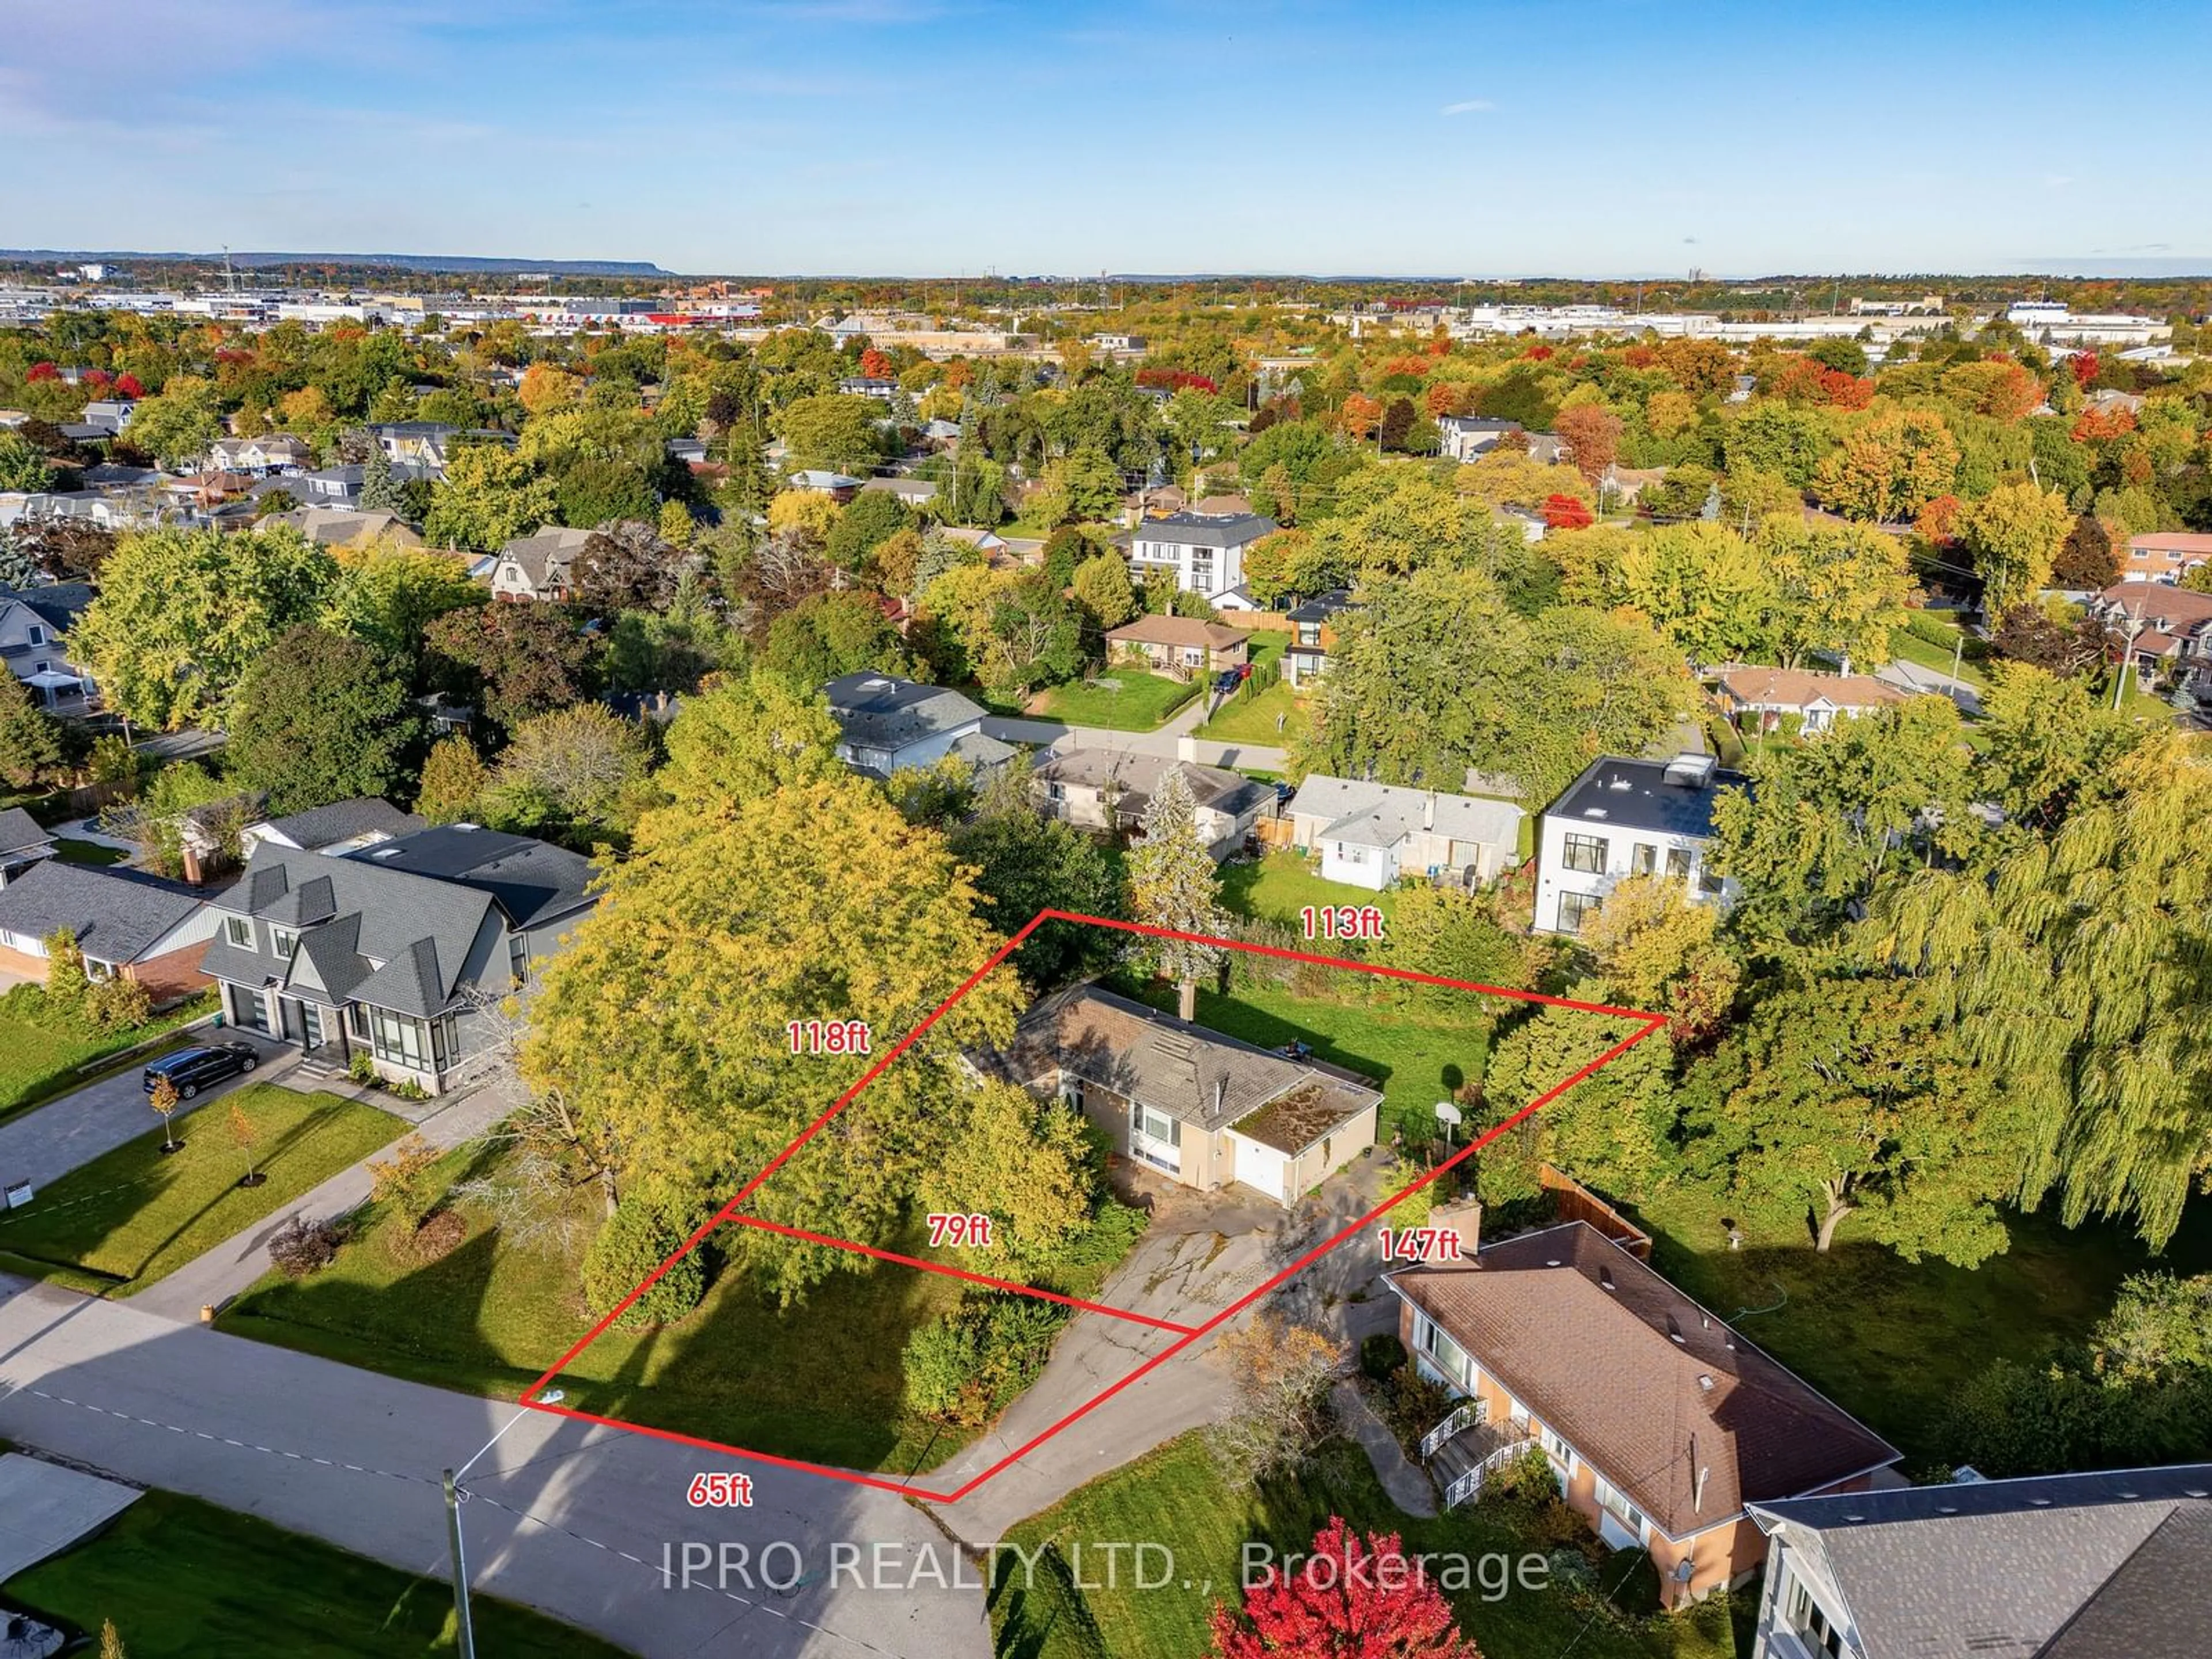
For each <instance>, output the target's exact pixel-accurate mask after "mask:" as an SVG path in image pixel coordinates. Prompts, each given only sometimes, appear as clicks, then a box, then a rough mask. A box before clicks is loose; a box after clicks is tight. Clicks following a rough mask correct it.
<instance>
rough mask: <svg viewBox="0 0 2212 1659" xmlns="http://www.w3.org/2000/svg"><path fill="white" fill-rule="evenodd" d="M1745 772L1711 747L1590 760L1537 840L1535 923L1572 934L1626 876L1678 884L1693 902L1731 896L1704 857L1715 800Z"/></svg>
mask: <svg viewBox="0 0 2212 1659" xmlns="http://www.w3.org/2000/svg"><path fill="white" fill-rule="evenodd" d="M1747 787H1749V781H1748V780H1747V779H1746V778H1745V777H1744V775H1742V774H1741V773H1740V772H1727V771H1723V770H1722V769H1720V766H1719V763H1717V762H1716V761H1715V760H1714V759H1713V757H1711V756H1710V755H1678V756H1676V757H1674V759H1673V760H1671V761H1653V760H1626V759H1623V758H1621V757H1618V756H1612V755H1608V756H1606V757H1603V758H1602V759H1600V760H1595V761H1592V762H1591V763H1589V766H1588V767H1587V768H1585V769H1584V770H1583V775H1582V776H1580V777H1578V778H1577V779H1576V780H1575V781H1574V782H1573V783H1572V784H1571V786H1570V787H1568V789H1567V792H1566V793H1565V794H1563V795H1561V796H1560V797H1559V799H1558V800H1556V801H1554V802H1553V804H1552V805H1550V806H1549V807H1547V808H1546V809H1545V811H1544V818H1543V826H1542V831H1541V835H1540V836H1539V837H1538V840H1537V848H1536V931H1537V932H1538V933H1580V932H1581V931H1582V926H1583V917H1584V916H1585V915H1589V913H1590V912H1591V911H1593V910H1595V909H1596V908H1598V906H1599V905H1601V904H1602V903H1604V902H1605V896H1606V895H1607V893H1610V892H1611V891H1612V890H1613V888H1614V886H1615V885H1616V884H1619V883H1620V882H1623V881H1626V880H1627V879H1628V878H1630V877H1632V876H1654V877H1658V878H1662V879H1663V880H1667V881H1671V882H1678V883H1680V884H1681V885H1682V886H1683V887H1684V888H1685V889H1686V890H1687V891H1688V893H1689V895H1690V896H1691V897H1692V898H1693V899H1696V900H1698V901H1699V902H1711V901H1714V900H1717V901H1718V902H1721V903H1723V904H1727V903H1729V902H1732V901H1733V900H1734V899H1735V892H1736V888H1735V883H1734V882H1732V881H1729V879H1727V878H1725V877H1723V876H1721V875H1719V874H1717V873H1716V872H1714V871H1713V870H1712V869H1711V867H1710V866H1708V865H1707V863H1706V859H1707V856H1708V854H1710V852H1711V847H1712V841H1713V802H1714V800H1715V799H1716V798H1717V796H1718V795H1719V793H1721V792H1722V791H1723V790H1724V789H1742V788H1747Z"/></svg>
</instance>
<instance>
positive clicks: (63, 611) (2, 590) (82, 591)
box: [0, 582, 93, 634]
mask: <svg viewBox="0 0 2212 1659" xmlns="http://www.w3.org/2000/svg"><path fill="white" fill-rule="evenodd" d="M9 599H14V600H16V601H18V602H19V603H21V604H22V605H26V606H27V607H28V608H29V609H30V611H31V612H32V613H33V615H34V616H36V617H38V618H39V620H40V622H43V623H46V626H47V627H49V628H51V629H53V630H54V632H55V633H57V634H66V633H67V632H68V631H69V627H70V623H73V622H75V621H76V617H77V613H78V612H79V611H82V610H83V609H84V608H85V606H87V605H90V604H91V603H92V599H93V589H92V587H91V586H89V585H88V583H85V582H51V583H48V584H47V585H46V586H41V587H0V605H5V604H6V602H7V601H8V600H9Z"/></svg>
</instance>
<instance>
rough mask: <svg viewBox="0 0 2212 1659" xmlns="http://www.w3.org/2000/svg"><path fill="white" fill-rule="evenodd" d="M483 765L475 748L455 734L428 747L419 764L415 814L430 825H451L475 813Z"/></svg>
mask: <svg viewBox="0 0 2212 1659" xmlns="http://www.w3.org/2000/svg"><path fill="white" fill-rule="evenodd" d="M485 778H486V774H485V771H484V763H483V761H482V760H480V759H479V758H477V750H476V745H475V744H472V743H471V742H470V741H469V740H468V739H467V738H465V737H462V736H460V735H459V734H458V733H456V734H455V735H454V736H453V737H450V738H439V739H438V741H437V742H435V743H434V744H431V745H430V755H429V758H428V760H426V761H424V762H423V763H422V788H421V791H420V793H417V794H416V798H415V810H416V812H418V813H419V814H421V815H422V817H424V818H426V819H428V821H429V822H430V823H456V822H458V821H459V820H460V819H462V818H465V817H468V816H469V814H470V813H471V812H472V811H475V810H476V804H477V796H479V795H481V794H482V793H483V787H484V782H485Z"/></svg>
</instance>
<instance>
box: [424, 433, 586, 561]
mask: <svg viewBox="0 0 2212 1659" xmlns="http://www.w3.org/2000/svg"><path fill="white" fill-rule="evenodd" d="M555 512H556V497H555V494H554V489H553V482H552V480H551V479H550V478H544V477H539V476H538V472H537V471H536V469H534V468H533V467H532V465H530V463H529V462H528V461H526V460H525V459H522V457H520V455H518V454H516V453H514V451H513V450H511V449H509V448H507V447H506V446H505V445H503V444H496V443H483V444H471V445H469V446H468V447H465V448H463V449H460V450H457V451H455V452H454V453H453V456H452V457H451V458H450V459H448V460H447V463H446V476H445V477H444V479H443V480H442V481H441V482H440V483H439V484H438V485H437V486H436V488H435V489H433V490H432V491H431V495H430V513H429V516H428V518H427V519H426V520H424V521H423V526H422V529H423V533H424V534H425V535H427V536H428V538H430V540H432V541H434V542H436V543H438V544H440V545H441V546H446V547H467V548H473V549H475V550H477V551H478V552H485V553H488V552H490V551H492V550H495V549H496V548H499V547H500V546H501V545H503V544H506V543H507V542H511V541H513V539H514V538H516V537H518V536H527V535H528V534H530V532H532V531H533V530H536V529H537V528H538V526H540V525H545V524H550V523H551V522H552V521H553V519H554V515H555Z"/></svg>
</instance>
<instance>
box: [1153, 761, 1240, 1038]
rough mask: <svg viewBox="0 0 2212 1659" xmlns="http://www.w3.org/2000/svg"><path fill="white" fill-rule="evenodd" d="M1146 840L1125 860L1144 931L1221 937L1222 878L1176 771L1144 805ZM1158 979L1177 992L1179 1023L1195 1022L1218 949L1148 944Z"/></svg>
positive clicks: (1178, 942) (1224, 918) (1186, 943)
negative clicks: (1158, 971)
mask: <svg viewBox="0 0 2212 1659" xmlns="http://www.w3.org/2000/svg"><path fill="white" fill-rule="evenodd" d="M1144 828H1145V838H1144V840H1143V841H1142V842H1139V844H1138V845H1137V846H1136V847H1134V848H1131V849H1130V853H1129V907H1130V910H1131V912H1132V914H1133V915H1134V916H1135V918H1136V919H1137V920H1138V921H1140V922H1142V923H1144V924H1145V925H1146V927H1166V928H1170V929H1172V930H1174V931H1175V932H1176V933H1211V934H1214V935H1217V936H1218V935H1219V934H1220V933H1222V932H1223V931H1224V929H1225V927H1227V926H1228V921H1229V918H1228V915H1227V913H1226V912H1225V911H1224V910H1223V909H1222V908H1221V872H1220V871H1219V870H1218V868H1217V867H1216V866H1215V865H1214V862H1213V854H1212V853H1210V852H1208V851H1207V850H1206V842H1205V841H1204V840H1203V839H1202V838H1201V837H1200V834H1199V829H1198V802H1197V800H1196V799H1195V798H1194V796H1193V795H1192V794H1191V793H1190V783H1189V781H1188V779H1186V778H1185V777H1184V776H1183V775H1182V768H1181V767H1180V766H1176V767H1170V769H1168V771H1167V772H1166V774H1165V775H1163V776H1162V777H1161V779H1160V781H1159V787H1158V788H1156V789H1154V790H1153V791H1152V799H1150V800H1148V801H1146V803H1145V816H1144ZM1154 949H1155V952H1156V954H1157V955H1158V959H1159V963H1160V969H1161V971H1162V972H1164V973H1165V974H1166V975H1168V976H1169V977H1170V979H1172V980H1174V981H1176V987H1177V993H1178V1007H1179V1009H1180V1012H1182V1017H1183V1018H1185V1019H1195V1018H1197V1017H1198V981H1199V979H1200V975H1206V974H1211V973H1212V972H1214V971H1215V969H1217V968H1218V966H1219V964H1220V962H1221V955H1222V952H1221V947H1220V946H1218V945H1200V944H1196V943H1194V942H1193V941H1191V940H1188V939H1158V940H1155V941H1154Z"/></svg>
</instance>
